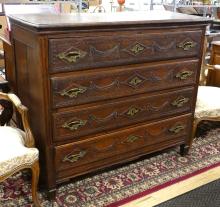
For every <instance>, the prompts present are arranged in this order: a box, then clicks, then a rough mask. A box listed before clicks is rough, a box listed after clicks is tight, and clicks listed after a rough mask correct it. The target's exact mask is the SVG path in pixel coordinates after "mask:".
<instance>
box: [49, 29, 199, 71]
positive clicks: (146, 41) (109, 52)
mask: <svg viewBox="0 0 220 207" xmlns="http://www.w3.org/2000/svg"><path fill="white" fill-rule="evenodd" d="M201 38H202V30H201V31H199V30H197V31H185V30H183V31H178V32H176V31H173V32H169V31H161V30H158V31H156V32H154V33H149V31H148V30H146V31H141V32H140V31H132V32H130V33H129V34H127V33H123V32H120V33H117V32H114V33H112V32H109V33H106V35H103V36H99V38H97V37H96V36H93V34H91V35H90V36H88V37H83V38H78V37H76V38H68V37H66V38H63V39H50V40H49V70H50V72H52V73H54V72H64V71H76V70H85V69H90V68H99V67H107V66H108V67H109V66H117V65H123V64H134V63H141V62H146V61H148V62H149V61H155V60H166V59H175V58H181V57H198V50H200V44H199V43H200V42H201Z"/></svg>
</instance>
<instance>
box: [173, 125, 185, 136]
mask: <svg viewBox="0 0 220 207" xmlns="http://www.w3.org/2000/svg"><path fill="white" fill-rule="evenodd" d="M183 129H185V127H184V126H183V125H181V124H178V125H176V126H173V127H171V128H170V129H169V132H172V133H174V134H177V133H179V132H180V131H182V130H183Z"/></svg>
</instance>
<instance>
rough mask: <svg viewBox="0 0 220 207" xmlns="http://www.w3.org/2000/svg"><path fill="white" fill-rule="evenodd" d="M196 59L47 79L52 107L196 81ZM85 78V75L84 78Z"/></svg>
mask: <svg viewBox="0 0 220 207" xmlns="http://www.w3.org/2000/svg"><path fill="white" fill-rule="evenodd" d="M197 68H198V60H190V61H189V60H187V61H181V62H178V61H172V62H170V63H164V62H163V63H160V64H144V65H132V66H126V67H118V68H117V69H116V68H115V69H113V68H108V69H105V70H102V72H101V73H100V71H99V70H95V71H90V72H88V71H86V72H80V73H73V74H72V76H70V75H67V76H66V75H65V76H62V77H52V78H51V88H52V100H53V107H54V108H58V107H64V106H71V105H78V104H82V103H90V102H95V101H100V100H107V99H110V98H111V99H112V98H118V97H123V96H127V95H134V94H138V93H143V92H150V91H156V90H161V89H167V88H173V87H176V86H184V85H189V84H193V83H195V82H196V76H197ZM85 77H86V78H85Z"/></svg>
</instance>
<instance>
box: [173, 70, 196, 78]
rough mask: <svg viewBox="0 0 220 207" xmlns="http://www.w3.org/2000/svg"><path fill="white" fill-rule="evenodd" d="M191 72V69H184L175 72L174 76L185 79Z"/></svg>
mask: <svg viewBox="0 0 220 207" xmlns="http://www.w3.org/2000/svg"><path fill="white" fill-rule="evenodd" d="M192 74H193V71H189V70H184V71H181V72H179V73H177V74H176V78H179V79H180V80H186V79H187V78H189V77H190V76H191V75H192Z"/></svg>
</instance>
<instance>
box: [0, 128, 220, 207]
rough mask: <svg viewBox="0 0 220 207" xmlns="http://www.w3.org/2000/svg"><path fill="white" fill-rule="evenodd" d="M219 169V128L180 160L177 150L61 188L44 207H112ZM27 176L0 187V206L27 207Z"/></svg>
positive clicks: (23, 174)
mask: <svg viewBox="0 0 220 207" xmlns="http://www.w3.org/2000/svg"><path fill="white" fill-rule="evenodd" d="M219 165H220V128H216V129H212V130H211V131H209V132H208V133H207V134H206V135H205V136H203V137H202V136H200V137H199V138H197V139H196V140H195V141H194V143H193V147H192V149H191V150H190V153H189V155H187V156H185V157H181V156H180V155H179V147H178V148H172V149H170V150H167V151H165V152H163V153H161V154H159V155H156V156H154V157H151V158H147V159H143V160H139V161H137V162H133V163H131V164H129V165H126V166H123V167H120V168H117V169H113V170H111V171H106V172H104V173H100V174H96V175H94V176H92V177H89V178H84V179H82V180H79V181H75V182H72V183H68V184H66V185H62V186H60V187H59V188H58V190H57V196H56V201H55V202H54V203H51V202H49V201H48V200H46V196H45V194H44V193H43V192H41V193H40V201H41V203H42V206H45V207H52V206H53V207H61V206H62V207H70V206H71V207H102V206H108V207H114V206H115V207H116V206H119V205H121V204H125V203H127V202H129V201H131V200H134V199H136V198H140V197H142V196H145V195H147V194H149V193H152V192H154V191H157V190H159V189H161V188H164V187H166V186H169V185H171V184H174V183H176V182H178V181H181V180H184V179H187V178H189V177H191V176H193V175H196V174H199V173H201V172H204V171H206V170H208V169H211V168H214V167H216V166H219ZM31 203H32V199H31V193H30V174H29V173H27V172H23V173H17V174H16V175H15V176H13V177H12V178H9V179H7V180H6V181H5V182H3V183H1V184H0V206H4V207H13V206H16V207H18V206H20V207H29V206H31Z"/></svg>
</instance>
